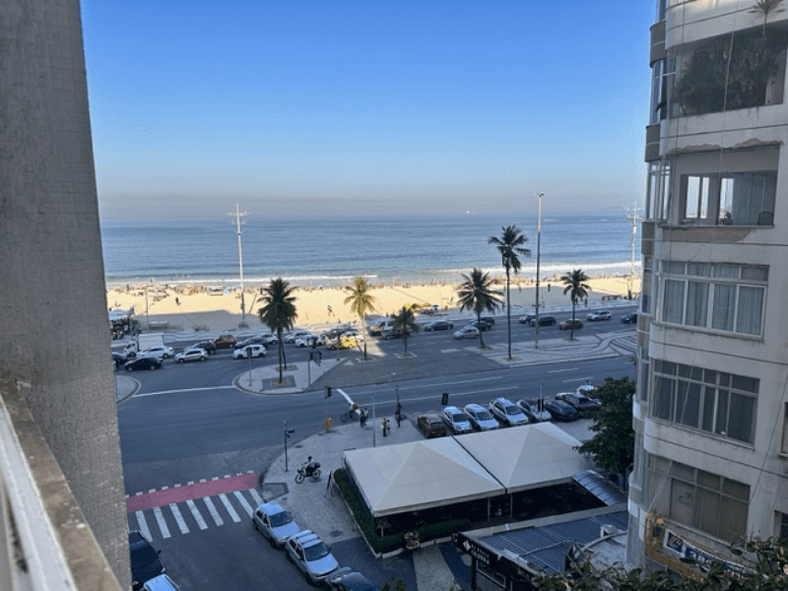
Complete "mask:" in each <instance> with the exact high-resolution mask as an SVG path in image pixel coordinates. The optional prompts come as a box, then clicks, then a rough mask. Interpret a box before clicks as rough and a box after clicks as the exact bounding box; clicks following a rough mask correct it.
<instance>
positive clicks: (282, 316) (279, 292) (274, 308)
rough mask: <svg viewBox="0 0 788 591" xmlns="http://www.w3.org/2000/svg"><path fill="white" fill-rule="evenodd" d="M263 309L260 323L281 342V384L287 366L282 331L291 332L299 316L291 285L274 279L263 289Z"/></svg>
mask: <svg viewBox="0 0 788 591" xmlns="http://www.w3.org/2000/svg"><path fill="white" fill-rule="evenodd" d="M261 291H262V294H263V298H262V299H263V307H262V308H260V309H259V310H258V311H257V315H258V316H259V317H260V322H262V323H263V324H265V325H266V326H268V328H270V329H271V331H272V332H275V333H276V338H277V340H278V341H279V342H278V345H277V350H278V352H279V382H280V383H281V382H282V372H283V370H284V366H285V365H287V358H286V357H285V349H284V342H283V341H282V331H283V330H285V329H287V330H290V329H292V328H293V324H295V319H296V316H297V313H296V307H295V300H296V298H295V296H294V295H293V288H292V287H290V284H289V283H288V282H287V281H285V280H284V279H282V278H281V277H277V278H276V279H272V280H271V283H269V284H268V286H267V287H264V288H262V290H261Z"/></svg>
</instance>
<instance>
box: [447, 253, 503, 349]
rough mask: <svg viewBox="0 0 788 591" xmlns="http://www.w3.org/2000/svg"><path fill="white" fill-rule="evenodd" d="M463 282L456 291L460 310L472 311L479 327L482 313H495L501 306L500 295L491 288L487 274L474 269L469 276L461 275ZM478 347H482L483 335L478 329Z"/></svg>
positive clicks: (490, 280)
mask: <svg viewBox="0 0 788 591" xmlns="http://www.w3.org/2000/svg"><path fill="white" fill-rule="evenodd" d="M462 278H463V279H464V281H463V282H462V283H461V284H460V287H459V289H458V290H457V297H458V302H459V304H460V310H461V311H462V310H473V312H474V313H475V314H476V323H477V324H478V325H479V327H481V320H482V312H491V313H492V312H495V309H496V308H497V307H498V306H500V305H501V296H502V295H503V293H501V292H500V291H499V290H497V289H494V288H493V286H492V279H490V275H489V274H488V273H485V272H483V271H482V270H481V269H478V268H474V269H473V270H472V271H471V274H470V275H463V276H462ZM479 345H480V346H481V347H484V333H483V332H482V330H481V328H479Z"/></svg>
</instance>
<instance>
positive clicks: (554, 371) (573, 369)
mask: <svg viewBox="0 0 788 591" xmlns="http://www.w3.org/2000/svg"><path fill="white" fill-rule="evenodd" d="M570 371H577V368H576V367H564V368H563V369H551V370H548V371H547V373H567V372H570Z"/></svg>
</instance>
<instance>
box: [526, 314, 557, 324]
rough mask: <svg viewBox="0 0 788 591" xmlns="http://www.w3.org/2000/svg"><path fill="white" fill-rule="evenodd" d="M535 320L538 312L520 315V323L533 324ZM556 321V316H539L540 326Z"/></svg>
mask: <svg viewBox="0 0 788 591" xmlns="http://www.w3.org/2000/svg"><path fill="white" fill-rule="evenodd" d="M534 320H536V314H526V315H525V316H520V324H530V325H531V326H533V324H534ZM556 322H557V321H556V319H555V316H539V326H553V324H555V323H556Z"/></svg>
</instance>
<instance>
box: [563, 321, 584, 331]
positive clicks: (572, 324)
mask: <svg viewBox="0 0 788 591" xmlns="http://www.w3.org/2000/svg"><path fill="white" fill-rule="evenodd" d="M558 328H560V329H561V330H570V329H571V330H577V329H578V328H583V322H582V321H580V320H564V321H563V322H562V323H561V324H559V325H558Z"/></svg>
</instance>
